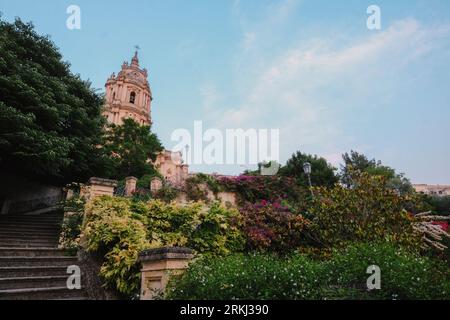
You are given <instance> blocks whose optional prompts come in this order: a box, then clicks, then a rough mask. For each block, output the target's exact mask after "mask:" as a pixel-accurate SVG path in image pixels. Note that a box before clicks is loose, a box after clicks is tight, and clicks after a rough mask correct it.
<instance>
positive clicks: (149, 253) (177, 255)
mask: <svg viewBox="0 0 450 320" xmlns="http://www.w3.org/2000/svg"><path fill="white" fill-rule="evenodd" d="M193 257H194V251H193V250H192V249H189V248H186V247H162V248H156V249H148V250H144V251H142V252H141V253H140V254H139V261H140V262H146V261H156V260H172V259H188V260H190V259H192V258H193Z"/></svg>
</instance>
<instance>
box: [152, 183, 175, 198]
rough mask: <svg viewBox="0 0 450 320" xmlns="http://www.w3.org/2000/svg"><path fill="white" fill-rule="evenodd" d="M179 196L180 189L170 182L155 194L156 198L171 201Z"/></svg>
mask: <svg viewBox="0 0 450 320" xmlns="http://www.w3.org/2000/svg"><path fill="white" fill-rule="evenodd" d="M177 196H178V191H177V190H176V189H175V188H173V187H171V186H170V185H168V184H164V185H163V186H162V188H161V189H159V190H158V191H156V192H155V193H154V194H153V198H154V199H159V200H162V201H165V202H171V201H173V200H175V199H176V198H177Z"/></svg>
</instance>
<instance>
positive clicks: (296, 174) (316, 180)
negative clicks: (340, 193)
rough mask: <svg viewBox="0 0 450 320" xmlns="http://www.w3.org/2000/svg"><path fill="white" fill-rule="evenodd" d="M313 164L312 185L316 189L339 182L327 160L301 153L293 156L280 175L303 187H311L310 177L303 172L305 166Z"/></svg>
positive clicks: (282, 168) (298, 152)
mask: <svg viewBox="0 0 450 320" xmlns="http://www.w3.org/2000/svg"><path fill="white" fill-rule="evenodd" d="M305 162H309V163H310V164H311V168H312V171H311V183H312V185H313V186H315V187H332V186H334V184H336V183H337V182H338V177H337V176H336V174H335V171H336V168H333V166H331V165H330V164H329V163H328V162H327V160H325V159H324V158H319V157H317V156H316V155H314V156H312V155H309V154H303V153H301V152H300V151H297V153H295V154H293V155H292V157H291V159H289V160H288V161H287V163H286V165H285V166H284V167H281V169H280V172H279V174H280V175H282V176H286V177H290V178H295V180H296V182H297V184H298V185H299V186H302V187H309V182H308V177H307V176H306V174H305V173H304V171H303V164H304V163H305Z"/></svg>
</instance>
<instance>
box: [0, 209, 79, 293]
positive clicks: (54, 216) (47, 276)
mask: <svg viewBox="0 0 450 320" xmlns="http://www.w3.org/2000/svg"><path fill="white" fill-rule="evenodd" d="M62 218H63V214H62V212H61V210H59V209H53V210H51V209H50V210H49V209H43V210H39V211H35V212H32V213H27V214H20V215H19V214H16V215H4V216H0V300H28V299H30V300H47V299H75V300H78V299H80V300H81V299H87V295H86V292H85V290H84V289H83V288H82V289H81V290H77V289H73V290H70V289H68V288H67V285H66V281H67V278H68V277H69V274H68V273H67V267H68V266H70V265H78V261H77V258H76V257H68V256H65V255H64V252H63V250H61V249H58V248H57V245H58V237H59V232H60V226H61V222H62Z"/></svg>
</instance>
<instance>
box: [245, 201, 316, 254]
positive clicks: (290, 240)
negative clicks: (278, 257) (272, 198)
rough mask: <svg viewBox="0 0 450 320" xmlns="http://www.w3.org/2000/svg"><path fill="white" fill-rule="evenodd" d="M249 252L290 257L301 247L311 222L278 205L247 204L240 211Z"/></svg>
mask: <svg viewBox="0 0 450 320" xmlns="http://www.w3.org/2000/svg"><path fill="white" fill-rule="evenodd" d="M240 211H241V214H242V216H243V220H244V234H245V235H246V239H247V242H246V244H247V249H248V250H263V251H266V250H269V251H272V252H278V253H287V252H290V251H293V250H295V249H296V248H298V247H299V246H300V245H301V244H302V240H303V230H304V228H305V226H306V225H307V224H308V221H307V220H306V219H305V218H303V216H302V215H300V214H296V213H293V212H292V211H291V210H290V209H289V208H288V207H286V206H283V205H281V204H280V203H278V202H275V203H270V202H267V201H261V202H260V203H257V204H251V203H246V204H245V205H244V206H243V207H242V208H241V209H240Z"/></svg>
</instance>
